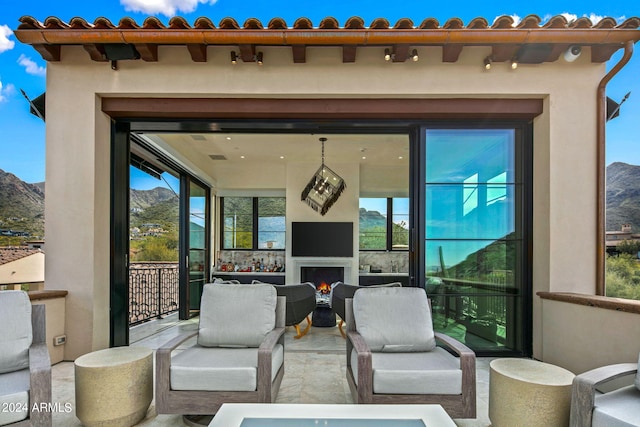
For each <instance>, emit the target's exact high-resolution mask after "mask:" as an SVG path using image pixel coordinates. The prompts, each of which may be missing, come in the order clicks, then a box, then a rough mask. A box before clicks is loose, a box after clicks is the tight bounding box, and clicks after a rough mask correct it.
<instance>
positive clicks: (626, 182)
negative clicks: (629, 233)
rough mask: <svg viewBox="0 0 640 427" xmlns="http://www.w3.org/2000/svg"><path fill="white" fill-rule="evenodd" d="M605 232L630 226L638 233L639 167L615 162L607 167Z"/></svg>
mask: <svg viewBox="0 0 640 427" xmlns="http://www.w3.org/2000/svg"><path fill="white" fill-rule="evenodd" d="M606 199H607V224H606V230H607V231H619V230H620V228H621V227H622V224H631V229H632V230H633V232H635V233H638V232H640V166H635V165H629V164H627V163H622V162H616V163H611V164H610V165H609V166H607V192H606Z"/></svg>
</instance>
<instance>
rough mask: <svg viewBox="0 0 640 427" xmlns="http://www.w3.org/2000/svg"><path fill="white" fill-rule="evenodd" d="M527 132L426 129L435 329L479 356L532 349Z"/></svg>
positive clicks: (427, 243)
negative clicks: (528, 247)
mask: <svg viewBox="0 0 640 427" xmlns="http://www.w3.org/2000/svg"><path fill="white" fill-rule="evenodd" d="M526 136H527V132H524V131H523V130H522V129H521V128H520V127H518V126H505V127H493V128H486V127H484V128H467V127H455V128H453V127H452V128H427V129H426V130H425V131H424V144H425V145H424V153H425V157H424V171H425V172H424V175H425V176H424V183H425V184H424V205H423V206H424V218H425V226H424V257H425V273H426V274H425V276H426V277H425V286H426V289H427V292H428V293H429V294H430V297H431V300H432V303H433V312H434V323H435V328H436V330H438V331H440V332H444V333H446V334H447V335H451V336H454V337H456V338H458V339H460V340H461V341H462V342H465V343H466V344H467V345H468V346H469V347H471V348H473V349H474V350H476V351H478V352H480V353H483V352H484V353H492V352H499V351H505V352H515V353H523V354H526V353H528V348H527V347H528V344H527V343H528V342H530V340H529V339H528V338H527V337H526V335H527V332H526V331H527V327H526V326H527V325H526V323H525V319H526V318H527V317H525V312H526V311H527V310H528V309H527V307H528V306H529V304H530V297H529V292H530V283H529V279H528V278H529V277H530V274H529V269H530V266H529V265H528V262H527V259H528V256H527V245H526V237H527V236H528V235H529V227H530V220H529V218H530V213H529V212H528V209H527V203H526V200H527V199H528V197H526V195H527V192H530V188H529V187H528V183H530V179H526V174H527V171H528V170H529V168H528V167H527V165H526V161H525V159H528V161H530V156H527V155H526V153H527V152H528V150H529V148H530V144H529V143H528V139H527V137H526Z"/></svg>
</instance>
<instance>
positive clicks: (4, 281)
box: [0, 252, 44, 285]
mask: <svg viewBox="0 0 640 427" xmlns="http://www.w3.org/2000/svg"><path fill="white" fill-rule="evenodd" d="M42 282H44V252H40V253H35V254H32V255H29V256H26V257H24V258H20V259H17V260H15V261H12V262H8V263H6V264H2V265H0V285H13V284H22V283H42Z"/></svg>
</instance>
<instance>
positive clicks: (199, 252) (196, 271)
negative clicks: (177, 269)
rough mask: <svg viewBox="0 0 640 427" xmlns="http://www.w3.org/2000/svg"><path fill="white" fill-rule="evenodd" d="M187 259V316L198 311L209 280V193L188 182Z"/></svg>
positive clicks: (193, 182) (203, 188)
mask: <svg viewBox="0 0 640 427" xmlns="http://www.w3.org/2000/svg"><path fill="white" fill-rule="evenodd" d="M188 211H189V220H188V230H189V232H188V235H187V236H186V237H187V239H188V259H187V266H188V271H189V277H188V282H189V284H188V288H189V315H191V314H193V313H196V312H199V311H200V297H201V295H202V287H203V286H204V284H205V283H207V282H208V278H209V268H208V265H209V261H208V260H209V250H208V249H209V244H208V242H209V223H208V222H207V218H208V211H209V191H208V189H207V188H206V187H204V186H203V185H200V184H198V183H197V182H195V181H193V180H191V179H190V180H189V207H188Z"/></svg>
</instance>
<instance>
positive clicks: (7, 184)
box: [0, 162, 640, 245]
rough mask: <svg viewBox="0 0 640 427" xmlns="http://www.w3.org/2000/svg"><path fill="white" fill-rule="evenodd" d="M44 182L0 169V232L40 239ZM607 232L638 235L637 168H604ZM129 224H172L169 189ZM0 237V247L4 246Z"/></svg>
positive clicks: (173, 202)
mask: <svg viewBox="0 0 640 427" xmlns="http://www.w3.org/2000/svg"><path fill="white" fill-rule="evenodd" d="M44 188H45V185H44V182H40V183H34V184H29V183H26V182H24V181H22V180H21V179H20V178H18V177H17V176H15V175H13V174H12V173H8V172H5V171H3V170H2V169H0V230H15V231H22V232H27V233H29V236H28V238H30V239H38V238H42V237H44V197H45V192H44ZM606 198H607V224H606V229H607V231H616V230H620V228H621V227H622V224H631V226H632V230H633V231H634V232H636V233H638V232H640V166H635V165H629V164H627V163H621V162H616V163H612V164H610V165H609V166H608V167H607V191H606ZM130 203H131V210H132V220H131V222H132V225H138V224H141V223H145V222H163V223H173V224H176V223H177V220H178V209H179V207H178V198H177V197H176V195H175V194H174V193H173V192H172V191H171V190H169V189H166V188H162V187H157V188H154V189H152V190H131V202H130ZM360 221H362V222H363V223H365V225H369V226H376V225H380V226H383V225H384V224H385V221H386V219H385V218H384V217H383V216H382V215H381V214H380V213H379V212H376V211H366V210H361V211H360ZM2 237H4V236H0V245H3V244H7V243H6V242H4V241H3V240H2Z"/></svg>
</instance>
